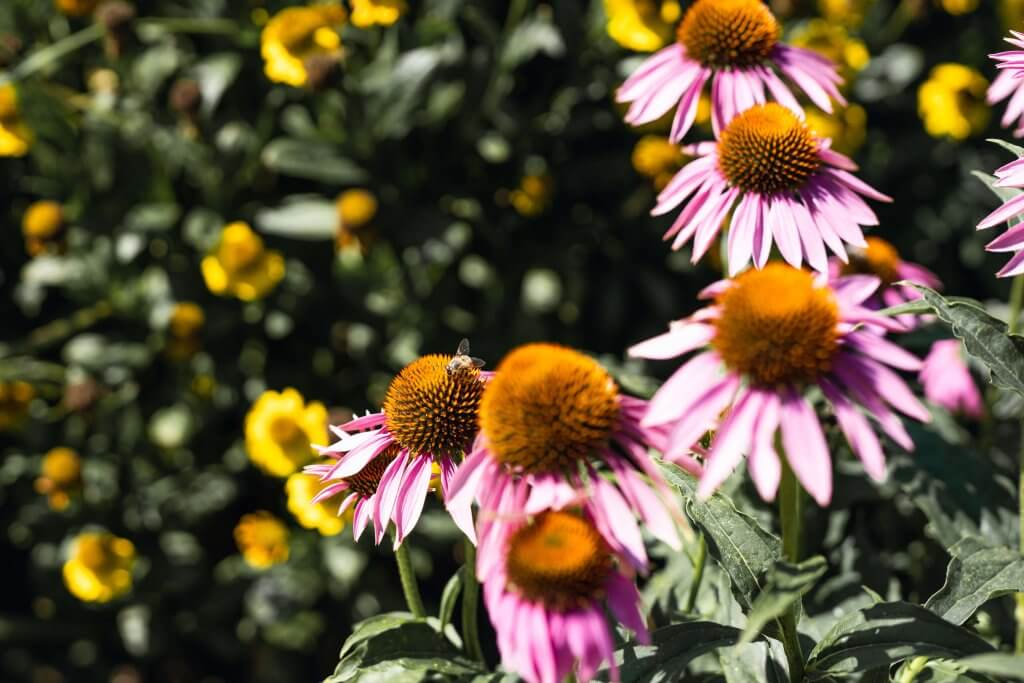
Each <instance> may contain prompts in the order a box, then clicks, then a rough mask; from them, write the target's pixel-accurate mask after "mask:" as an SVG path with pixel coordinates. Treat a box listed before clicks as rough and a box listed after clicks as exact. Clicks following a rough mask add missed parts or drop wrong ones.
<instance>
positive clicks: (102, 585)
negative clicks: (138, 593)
mask: <svg viewBox="0 0 1024 683" xmlns="http://www.w3.org/2000/svg"><path fill="white" fill-rule="evenodd" d="M134 566H135V546H134V545H133V544H132V542H131V541H129V540H128V539H125V538H119V537H117V536H115V535H113V534H111V533H109V532H106V531H87V532H84V533H81V534H79V535H78V536H77V537H75V539H74V540H73V541H72V542H71V547H70V552H69V553H68V560H67V562H65V563H64V570H63V573H64V584H65V585H66V586H67V587H68V590H69V591H70V592H71V594H72V595H74V596H75V597H76V598H78V599H79V600H84V601H86V602H109V601H111V600H113V599H115V598H118V597H120V596H122V595H124V594H125V593H127V592H128V591H129V590H131V587H132V568H133V567H134Z"/></svg>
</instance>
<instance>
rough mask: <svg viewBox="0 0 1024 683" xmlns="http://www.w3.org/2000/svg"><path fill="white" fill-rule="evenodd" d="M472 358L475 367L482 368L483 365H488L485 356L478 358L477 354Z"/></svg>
mask: <svg viewBox="0 0 1024 683" xmlns="http://www.w3.org/2000/svg"><path fill="white" fill-rule="evenodd" d="M470 360H471V361H473V366H474V367H478V368H482V367H483V366H485V365H487V361H485V360H484V359H483V358H477V357H476V356H473V357H471V358H470Z"/></svg>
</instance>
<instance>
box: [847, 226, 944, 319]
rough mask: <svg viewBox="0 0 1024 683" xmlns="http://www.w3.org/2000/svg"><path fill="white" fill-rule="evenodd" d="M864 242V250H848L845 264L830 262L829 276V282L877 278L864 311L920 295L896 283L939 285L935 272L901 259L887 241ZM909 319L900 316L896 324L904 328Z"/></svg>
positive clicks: (896, 304) (915, 298)
mask: <svg viewBox="0 0 1024 683" xmlns="http://www.w3.org/2000/svg"><path fill="white" fill-rule="evenodd" d="M865 241H866V242H867V245H866V246H865V247H863V248H858V249H851V250H850V252H849V257H850V258H849V260H848V261H847V262H846V263H842V262H841V261H839V260H838V259H832V261H831V263H830V265H831V270H830V276H831V277H832V279H833V280H835V279H837V278H843V277H846V276H848V275H872V276H874V277H876V278H878V281H879V286H878V289H877V290H875V293H874V294H873V295H872V296H871V297H869V298H868V299H866V300H865V301H864V305H865V306H867V307H868V308H870V309H872V310H878V309H882V308H887V307H889V306H899V305H900V304H905V303H907V302H908V301H915V300H917V299H920V298H921V295H920V294H918V292H917V290H915V289H914V288H913V287H909V286H907V285H903V284H898V283H900V282H903V281H906V282H913V283H915V284H919V285H924V286H926V287H931V288H933V289H937V288H939V287H941V286H942V282H941V281H940V280H939V278H938V277H937V276H936V275H935V273H933V272H931V271H930V270H928V269H927V268H925V267H924V266H922V265H919V264H917V263H912V262H910V261H906V260H904V259H903V257H902V256H900V253H899V251H897V249H896V247H895V246H894V245H893V244H891V243H890V242H888V241H886V240H884V239H882V238H881V237H874V236H872V237H868V238H867V239H866V240H865ZM913 319H914V318H913V316H900V322H903V323H904V324H908V325H909V324H911V323H912V322H913Z"/></svg>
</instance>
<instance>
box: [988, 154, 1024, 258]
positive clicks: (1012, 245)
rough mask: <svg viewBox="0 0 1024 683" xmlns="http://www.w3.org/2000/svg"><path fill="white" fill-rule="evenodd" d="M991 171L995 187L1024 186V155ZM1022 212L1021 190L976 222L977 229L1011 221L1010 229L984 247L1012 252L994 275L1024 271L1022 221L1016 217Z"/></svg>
mask: <svg viewBox="0 0 1024 683" xmlns="http://www.w3.org/2000/svg"><path fill="white" fill-rule="evenodd" d="M993 175H995V177H996V182H995V186H996V187H1005V188H1013V189H1017V190H1020V189H1024V159H1016V160H1015V161H1011V162H1010V163H1008V164H1006V165H1004V166H1000V167H999V168H997V169H996V170H995V173H994V174H993ZM1021 214H1024V192H1021V193H1019V194H1017V195H1015V196H1013V197H1011V198H1010V199H1007V200H1006V201H1005V202H1003V204H1002V206H1000V207H999V208H998V209H996V210H995V211H993V212H992V213H990V214H989V215H987V216H985V217H984V218H983V219H982V220H981V222H980V223H978V230H985V229H987V228H991V227H992V226H994V225H998V224H999V223H1003V222H1006V221H1011V220H1012V221H1014V223H1013V225H1012V226H1011V227H1010V229H1009V230H1007V231H1006V232H1004V233H1003V234H1002V235H1000V236H999V237H997V238H995V239H994V240H992V241H991V242H989V243H988V244H986V245H985V250H986V251H996V252H1002V251H1010V252H1014V254H1013V257H1012V258H1010V260H1009V261H1008V262H1007V264H1006V265H1005V266H1003V267H1002V269H1001V270H1000V271H999V272H997V273H996V277H1012V276H1014V275H1020V274H1021V273H1024V222H1022V221H1020V220H1017V219H1019V217H1020V216H1021Z"/></svg>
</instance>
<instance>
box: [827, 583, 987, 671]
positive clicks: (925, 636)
mask: <svg viewBox="0 0 1024 683" xmlns="http://www.w3.org/2000/svg"><path fill="white" fill-rule="evenodd" d="M991 650H992V647H991V646H990V645H989V644H988V643H986V642H985V641H984V640H982V639H981V638H979V637H978V636H976V635H974V634H973V633H972V632H970V631H968V630H967V629H965V628H963V627H961V626H957V625H956V624H952V623H950V622H948V621H946V620H945V619H943V618H942V617H940V616H938V615H936V614H934V613H933V612H930V611H929V610H927V609H925V608H924V607H921V606H919V605H912V604H910V603H907V602H883V603H879V604H877V605H872V606H870V607H866V608H864V609H860V610H857V611H856V612H852V613H850V614H848V615H846V616H844V617H842V618H840V619H839V621H837V622H836V624H835V625H834V626H833V627H832V629H831V630H830V631H829V632H828V633H827V634H825V637H824V638H822V639H821V641H819V642H818V644H817V646H816V647H815V648H814V649H813V650H812V651H811V654H810V656H809V657H808V659H807V677H808V678H809V679H810V680H821V679H823V678H827V677H830V676H836V675H843V674H849V673H854V672H858V671H868V670H870V669H876V668H878V667H884V666H888V665H890V664H894V663H896V662H899V661H901V660H903V659H906V658H908V657H916V656H925V657H937V658H955V657H964V656H967V655H973V654H980V653H984V652H990V651H991Z"/></svg>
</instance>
